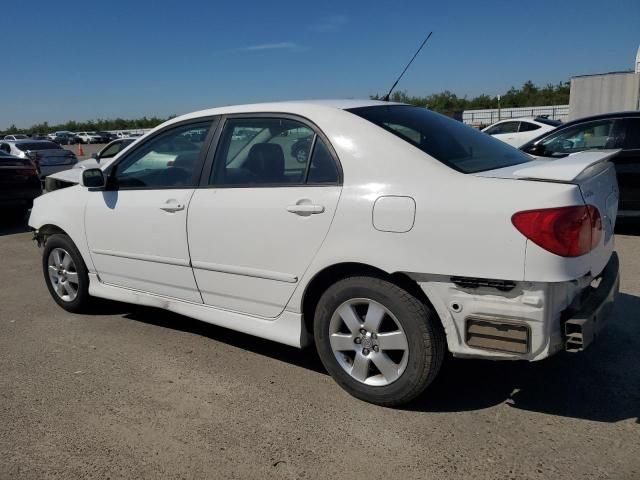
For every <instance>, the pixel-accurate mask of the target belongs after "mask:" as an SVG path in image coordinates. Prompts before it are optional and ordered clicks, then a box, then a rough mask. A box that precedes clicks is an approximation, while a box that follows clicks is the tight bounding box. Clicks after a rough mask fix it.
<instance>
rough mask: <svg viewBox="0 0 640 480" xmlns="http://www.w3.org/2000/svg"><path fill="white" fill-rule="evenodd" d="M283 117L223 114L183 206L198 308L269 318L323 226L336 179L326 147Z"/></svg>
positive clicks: (337, 194) (334, 201) (329, 213)
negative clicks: (202, 181) (204, 166)
mask: <svg viewBox="0 0 640 480" xmlns="http://www.w3.org/2000/svg"><path fill="white" fill-rule="evenodd" d="M317 133H318V132H316V131H314V130H313V129H312V128H311V127H310V126H308V125H307V124H305V123H302V122H299V121H297V120H292V119H289V118H265V117H260V118H246V117H243V118H231V119H228V120H227V121H226V124H225V126H224V128H223V130H222V133H221V137H220V141H219V144H218V147H217V151H216V155H215V161H214V167H213V168H212V170H211V174H210V176H209V181H208V186H207V188H201V189H198V190H196V192H195V194H194V196H193V199H192V200H191V204H190V206H189V216H188V233H189V249H190V252H191V261H192V266H193V271H194V275H195V277H196V281H197V284H198V287H199V288H200V292H201V294H202V298H203V300H204V303H206V304H208V305H212V306H216V307H219V308H224V309H227V310H233V311H237V312H242V313H247V314H251V315H257V316H262V317H269V318H273V317H276V316H278V315H279V314H280V313H281V312H282V311H283V309H284V307H285V306H286V304H287V302H288V300H289V298H290V297H291V295H292V294H293V291H294V290H295V288H296V286H297V285H298V282H299V280H300V278H301V277H302V275H303V274H304V272H305V270H306V269H307V267H308V266H309V264H310V263H311V261H312V260H313V257H314V256H315V254H316V253H317V251H318V250H319V248H320V246H321V245H322V242H323V240H324V238H325V236H326V234H327V232H328V230H329V227H330V225H331V222H332V219H333V215H334V212H335V209H336V206H337V204H338V199H339V197H340V192H341V178H340V171H339V167H338V164H337V162H336V158H335V155H334V154H333V153H332V152H331V151H330V147H329V146H328V142H327V141H326V139H323V138H322V137H321V136H320V135H318V134H317Z"/></svg>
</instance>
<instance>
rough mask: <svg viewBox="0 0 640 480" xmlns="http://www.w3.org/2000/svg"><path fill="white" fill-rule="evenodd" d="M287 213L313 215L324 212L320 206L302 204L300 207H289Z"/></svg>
mask: <svg viewBox="0 0 640 480" xmlns="http://www.w3.org/2000/svg"><path fill="white" fill-rule="evenodd" d="M287 212H290V213H295V214H296V215H314V214H318V213H322V212H324V207H323V206H322V205H313V204H308V203H303V204H300V205H289V206H288V207H287Z"/></svg>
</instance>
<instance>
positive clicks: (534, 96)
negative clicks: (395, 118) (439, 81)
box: [371, 80, 569, 115]
mask: <svg viewBox="0 0 640 480" xmlns="http://www.w3.org/2000/svg"><path fill="white" fill-rule="evenodd" d="M371 98H372V99H374V100H379V99H380V98H381V97H380V96H379V95H377V94H376V95H372V96H371ZM390 100H391V101H394V102H401V103H408V104H411V105H420V106H423V107H428V108H430V109H431V110H434V111H436V112H441V113H445V114H448V115H453V114H459V113H460V112H462V111H463V110H475V109H484V108H497V107H498V100H497V98H496V97H493V96H490V95H486V94H482V95H479V96H477V97H474V98H471V99H468V98H467V97H462V98H461V97H458V96H457V95H456V94H455V93H452V92H450V91H449V90H445V91H444V92H441V93H435V94H431V95H427V96H426V97H416V96H411V95H409V94H407V92H406V91H398V92H394V93H393V94H392V95H391V98H390ZM568 103H569V82H561V83H558V84H557V85H552V84H548V85H546V86H544V87H542V88H540V87H538V86H537V85H535V84H534V83H533V82H532V81H531V80H529V81H527V82H525V83H524V84H523V85H522V87H520V88H515V87H511V88H510V89H509V90H507V92H506V93H504V94H503V95H501V100H500V106H501V107H502V108H516V107H536V106H541V105H566V104H568Z"/></svg>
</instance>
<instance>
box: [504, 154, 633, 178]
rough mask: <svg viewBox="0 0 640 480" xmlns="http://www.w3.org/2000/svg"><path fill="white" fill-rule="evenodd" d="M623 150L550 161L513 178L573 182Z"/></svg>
mask: <svg viewBox="0 0 640 480" xmlns="http://www.w3.org/2000/svg"><path fill="white" fill-rule="evenodd" d="M621 150H622V149H617V150H589V151H585V152H579V153H574V154H572V155H569V156H567V157H564V158H559V159H558V160H550V161H548V162H545V163H544V164H542V165H541V164H537V165H535V166H533V167H524V168H521V169H519V170H516V171H514V172H513V176H514V177H516V178H520V179H523V180H549V181H555V182H573V181H575V180H576V179H577V178H578V177H579V176H580V174H581V173H582V172H584V171H585V170H587V169H588V168H589V167H592V166H594V165H596V164H598V163H603V162H606V161H607V160H609V159H610V158H612V157H615V156H616V155H617V154H618V153H620V151H621Z"/></svg>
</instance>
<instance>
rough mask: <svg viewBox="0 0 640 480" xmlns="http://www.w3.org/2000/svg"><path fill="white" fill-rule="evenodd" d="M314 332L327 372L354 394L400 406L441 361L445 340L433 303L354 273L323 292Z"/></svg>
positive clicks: (422, 386) (433, 373)
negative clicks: (356, 275)
mask: <svg viewBox="0 0 640 480" xmlns="http://www.w3.org/2000/svg"><path fill="white" fill-rule="evenodd" d="M314 335H315V341H316V347H317V349H318V353H319V355H320V358H321V360H322V363H323V364H324V366H325V368H326V369H327V371H328V372H329V373H330V374H331V376H332V377H333V378H334V379H335V380H336V382H337V383H338V384H339V385H340V386H341V387H343V388H344V389H345V390H347V392H349V393H350V394H351V395H353V396H355V397H357V398H360V399H362V400H365V401H367V402H371V403H376V404H378V405H385V406H395V405H401V404H403V403H407V402H409V401H410V400H412V399H414V398H415V397H417V396H418V395H420V393H422V392H423V391H424V390H425V388H426V387H427V386H428V385H429V384H430V383H431V382H432V381H433V379H434V378H435V377H436V375H437V374H438V371H439V370H440V367H441V365H442V360H443V357H444V352H445V339H444V333H443V332H442V328H441V325H440V323H439V319H438V318H437V316H436V314H435V313H434V312H433V311H432V310H431V308H430V307H428V306H427V305H425V304H424V303H423V302H421V301H420V300H418V299H417V298H415V297H414V296H413V295H411V294H409V293H408V292H407V291H405V290H403V289H402V288H400V287H398V286H397V285H395V284H393V283H391V282H388V281H386V280H383V279H379V278H374V277H349V278H346V279H343V280H340V281H338V282H337V283H335V284H334V285H333V286H331V287H330V288H329V289H327V291H326V292H325V293H324V294H323V295H322V297H321V298H320V301H319V302H318V306H317V308H316V313H315V319H314Z"/></svg>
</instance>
